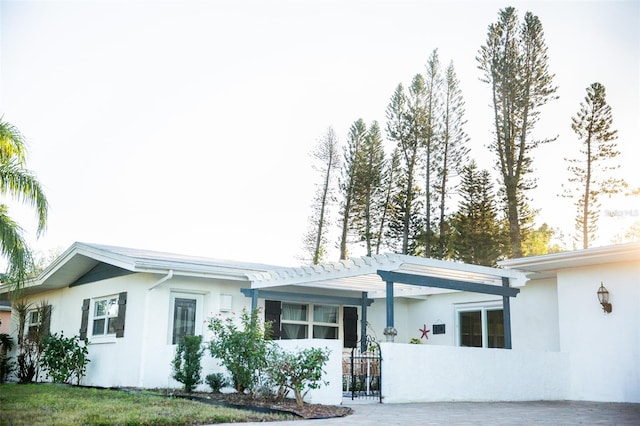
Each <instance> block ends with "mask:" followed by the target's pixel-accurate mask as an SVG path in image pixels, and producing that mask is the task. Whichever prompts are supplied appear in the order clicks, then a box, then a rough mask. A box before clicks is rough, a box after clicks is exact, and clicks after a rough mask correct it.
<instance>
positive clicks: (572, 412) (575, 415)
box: [236, 400, 640, 426]
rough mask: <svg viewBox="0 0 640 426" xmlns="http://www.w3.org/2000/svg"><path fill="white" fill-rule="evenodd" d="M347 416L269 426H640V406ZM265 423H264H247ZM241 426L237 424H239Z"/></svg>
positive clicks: (472, 406)
mask: <svg viewBox="0 0 640 426" xmlns="http://www.w3.org/2000/svg"><path fill="white" fill-rule="evenodd" d="M344 405H346V406H348V407H351V408H353V410H354V413H353V414H351V415H349V416H347V417H342V418H335V419H315V420H301V421H293V422H269V423H266V424H268V425H269V426H276V425H277V426H295V425H298V426H303V425H306V426H324V425H349V426H351V425H354V426H360V425H379V426H387V425H402V426H407V425H530V424H540V425H542V424H544V425H640V404H617V403H604V402H575V401H535V402H430V403H413V404H376V403H373V404H358V403H355V404H353V403H351V401H350V400H345V402H344ZM242 424H243V425H265V423H242ZM236 425H237V423H236Z"/></svg>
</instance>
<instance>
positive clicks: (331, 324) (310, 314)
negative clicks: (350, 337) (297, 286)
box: [280, 300, 344, 341]
mask: <svg viewBox="0 0 640 426" xmlns="http://www.w3.org/2000/svg"><path fill="white" fill-rule="evenodd" d="M286 303H288V304H292V305H306V306H307V321H297V320H285V319H284V318H283V314H282V312H281V313H280V324H281V326H282V324H296V325H306V326H307V333H308V336H307V339H314V337H313V327H314V326H316V325H318V326H326V327H333V328H337V329H338V337H337V339H331V340H340V341H342V340H344V336H343V326H342V322H343V316H344V310H343V309H342V305H332V304H330V303H304V302H289V301H286V300H283V301H282V302H281V304H282V311H284V304H286ZM316 305H317V306H331V307H335V308H337V309H338V317H337V321H338V322H319V321H314V320H313V308H314V306H316ZM284 340H289V339H284Z"/></svg>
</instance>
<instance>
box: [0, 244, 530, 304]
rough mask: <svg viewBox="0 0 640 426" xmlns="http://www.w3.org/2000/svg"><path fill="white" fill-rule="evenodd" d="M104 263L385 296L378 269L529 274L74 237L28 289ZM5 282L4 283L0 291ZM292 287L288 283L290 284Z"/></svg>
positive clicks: (472, 277) (473, 276) (408, 288)
mask: <svg viewBox="0 0 640 426" xmlns="http://www.w3.org/2000/svg"><path fill="white" fill-rule="evenodd" d="M100 263H105V264H109V265H113V266H115V267H118V268H121V269H123V270H125V271H129V272H141V273H153V274H168V273H172V274H173V275H174V276H180V275H182V276H191V277H200V278H205V279H224V280H234V281H244V282H246V283H247V286H249V285H250V286H251V288H254V289H261V288H262V289H266V288H275V287H285V286H287V287H291V286H293V287H296V288H300V287H307V288H317V289H326V290H331V291H334V292H335V291H341V292H358V293H362V292H366V293H367V295H368V297H370V298H383V297H385V295H386V285H385V284H386V283H385V282H384V281H383V280H382V279H381V278H380V276H379V275H378V274H377V272H378V271H394V272H404V273H409V274H413V275H421V276H427V277H437V278H444V279H450V280H457V281H464V282H471V283H481V284H491V285H496V286H502V279H503V277H506V278H509V281H510V286H511V287H521V286H524V285H525V283H526V281H527V278H526V276H525V275H524V274H523V273H521V272H520V271H516V270H507V269H498V268H490V267H485V266H477V265H468V264H464V263H459V262H451V261H444V260H436V259H429V258H420V257H415V256H407V255H399V254H394V253H387V254H383V255H375V256H371V257H366V256H365V257H358V258H353V259H349V260H343V261H340V262H328V263H323V264H320V265H314V266H301V267H293V268H291V267H279V266H274V265H265V264H259V263H249V262H238V261H230V260H221V259H211V258H204V257H197V256H187V255H181V254H173V253H162V252H157V251H151V250H140V249H132V248H125V247H116V246H107V245H99V244H87V243H74V244H73V245H72V246H71V247H70V248H69V249H67V250H66V251H65V252H64V253H63V254H62V255H61V256H60V257H58V258H57V259H56V260H55V261H54V262H53V263H52V264H51V265H49V266H48V267H47V268H46V269H45V270H44V271H43V272H42V273H41V274H40V275H39V276H38V277H37V278H36V279H34V280H31V281H29V282H28V283H26V285H25V292H26V294H29V293H39V292H42V291H47V290H52V289H56V288H63V287H67V286H68V285H70V284H72V283H74V282H76V281H77V280H78V279H80V278H81V277H82V276H83V275H85V274H86V273H88V272H89V271H91V270H92V269H93V268H94V267H95V266H97V265H98V264H100ZM6 290H7V288H6V287H5V288H2V287H0V293H3V291H6ZM288 290H289V289H288ZM450 291H453V290H447V289H440V288H431V287H420V286H414V285H408V284H399V283H396V284H395V285H394V293H395V296H396V297H403V296H407V297H410V296H417V295H425V294H433V293H441V292H450Z"/></svg>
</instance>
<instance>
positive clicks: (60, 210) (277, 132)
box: [0, 0, 640, 266]
mask: <svg viewBox="0 0 640 426" xmlns="http://www.w3.org/2000/svg"><path fill="white" fill-rule="evenodd" d="M507 6H514V7H515V8H516V9H517V10H518V12H519V15H520V16H521V17H522V16H523V15H524V13H525V12H526V11H530V12H532V13H533V14H535V15H537V16H538V17H539V18H540V20H541V22H542V25H543V28H544V32H545V39H546V42H547V46H548V56H549V67H550V71H551V72H552V73H554V74H555V77H554V83H555V84H556V85H557V86H558V90H557V95H558V96H559V99H558V100H555V101H553V102H551V103H549V104H548V105H546V106H545V107H544V108H543V109H542V115H541V119H540V122H539V123H538V125H537V127H536V129H535V134H534V136H536V137H539V138H552V137H556V136H557V140H556V141H555V142H553V143H550V144H547V145H545V146H543V147H541V148H538V149H537V150H536V151H535V152H534V163H533V167H534V169H535V175H536V176H538V178H539V179H538V187H537V189H536V190H535V191H532V192H531V193H530V194H529V195H530V198H531V205H532V206H533V207H534V208H536V209H539V216H538V224H540V223H543V222H545V223H548V224H549V225H550V226H552V227H554V228H557V229H558V230H560V231H562V233H564V234H567V235H570V234H571V233H572V230H573V218H574V216H575V208H574V207H573V206H572V201H571V200H568V199H563V198H559V197H558V194H560V193H561V192H562V187H561V184H562V182H565V181H566V179H567V178H568V176H569V175H568V173H567V170H566V162H565V161H564V158H565V157H576V156H577V155H578V150H579V149H580V144H579V142H578V140H577V139H576V137H575V135H574V133H573V131H572V130H571V127H570V124H571V117H572V116H574V115H575V114H576V113H577V111H578V109H579V106H580V102H582V101H583V99H584V96H585V95H586V88H587V87H588V86H589V85H591V84H592V83H593V82H596V81H597V82H600V83H602V84H603V85H604V86H605V87H606V90H607V101H608V103H609V105H610V106H611V108H612V111H613V119H614V128H616V129H617V130H618V136H619V138H618V140H617V143H618V148H619V149H620V151H621V152H622V156H621V157H619V164H620V165H621V168H620V170H619V172H620V175H621V176H622V177H624V178H625V179H626V180H627V181H628V182H629V183H630V184H631V185H632V186H634V187H638V186H640V174H639V173H638V172H637V163H638V161H637V160H638V154H639V152H640V148H639V142H640V125H639V123H640V120H639V119H638V118H639V117H640V2H638V1H589V2H583V1H565V2H561V1H532V2H524V1H511V2H501V1H482V0H480V1H425V0H415V1H407V0H394V1H354V0H342V1H329V0H326V1H317V0H307V1H274V0H263V1H247V0H236V1H193V0H182V1H140V0H129V1H106V0H104V1H94V0H85V1H55V0H51V1H39V2H36V1H28V0H26V1H8V0H0V48H1V51H0V115H3V119H4V120H5V121H8V122H10V123H12V124H13V125H15V126H16V127H18V128H19V129H20V131H21V132H22V133H23V135H24V136H25V138H26V140H27V142H28V147H29V157H28V163H27V167H28V168H29V169H30V170H32V171H34V173H35V174H36V175H37V177H38V179H39V181H40V182H41V184H42V185H43V187H44V189H45V192H46V194H47V197H48V200H49V204H50V212H49V222H48V228H47V232H46V233H45V234H44V235H43V236H41V237H40V238H39V239H36V238H35V229H36V225H37V224H36V220H35V216H34V214H33V212H32V211H31V210H30V209H28V208H25V207H23V206H20V205H19V204H16V205H13V204H12V205H11V210H10V214H11V215H12V217H14V218H15V219H16V220H18V222H19V223H20V224H21V225H22V226H23V228H24V230H25V233H26V235H27V239H28V240H29V241H30V242H31V245H32V247H33V248H34V249H35V250H36V251H39V252H41V253H47V252H51V251H58V252H59V251H62V250H64V249H66V248H67V247H69V246H70V245H71V244H72V243H73V242H75V241H82V242H88V243H98V244H112V245H121V246H126V247H134V248H143V249H152V250H159V251H168V252H174V253H183V254H192V255H200V256H207V257H214V258H220V259H231V260H238V261H248V262H260V263H268V264H275V265H282V266H296V265H299V264H301V262H302V261H301V259H300V257H301V256H302V255H303V250H302V240H303V235H304V234H305V232H306V231H307V229H308V228H307V227H308V217H309V215H310V213H311V207H310V206H311V201H312V198H313V195H314V191H315V184H316V183H317V182H318V180H319V175H318V173H317V172H316V171H315V170H314V169H313V168H312V159H311V156H310V153H311V152H312V151H313V149H314V147H315V146H316V145H317V143H318V141H319V140H320V138H321V137H322V136H323V135H324V133H325V132H326V131H327V129H328V128H329V127H332V128H333V129H334V130H335V132H336V134H337V135H338V138H339V140H340V142H341V143H345V142H346V140H347V132H348V128H349V126H350V125H351V124H352V123H353V122H354V121H355V120H357V119H359V118H362V119H364V120H365V121H366V122H367V123H371V122H372V121H373V120H377V121H378V122H379V123H381V125H382V127H383V128H384V123H385V109H386V107H387V105H388V103H389V100H390V98H391V95H392V93H393V91H394V89H395V88H396V86H397V85H398V84H400V83H402V84H403V85H405V86H406V85H407V84H408V83H409V82H410V81H411V79H412V78H413V76H414V75H415V74H417V73H424V72H425V65H426V63H427V59H428V58H429V56H430V54H431V52H432V51H433V50H434V49H438V54H439V57H440V61H441V63H442V64H443V66H446V65H448V64H449V62H451V61H453V64H454V67H455V70H456V73H457V75H458V79H459V81H460V86H461V89H462V93H463V96H464V98H465V102H466V119H467V120H468V122H467V125H466V127H465V130H466V132H467V133H468V135H469V137H470V148H471V156H472V157H473V158H474V159H475V160H476V161H477V162H478V164H479V165H480V167H482V168H485V169H493V165H494V156H493V155H492V154H491V153H490V152H489V151H488V150H487V149H486V146H487V144H488V143H489V142H490V141H491V140H492V137H493V136H492V130H491V108H490V102H491V98H490V93H489V89H488V87H487V86H486V85H485V84H484V83H482V82H481V81H480V77H481V72H480V71H479V70H478V69H477V62H476V60H475V57H476V55H477V53H478V50H479V48H480V46H481V45H483V44H484V43H485V40H486V33H487V27H488V26H489V25H490V24H491V23H493V22H495V21H496V20H497V17H498V12H499V10H500V9H502V8H504V7H507ZM637 220H640V203H639V202H638V197H636V198H634V199H631V198H623V197H614V198H612V199H603V200H602V218H601V238H600V239H599V241H598V244H608V243H610V240H611V237H612V236H613V235H615V234H617V233H620V232H621V231H624V230H625V229H626V227H628V226H629V225H630V224H631V223H632V222H633V221H637ZM335 228H337V225H336V226H335ZM336 242H337V240H334V241H333V242H332V244H331V246H330V247H329V248H330V259H329V260H337V250H335V248H334V245H335V243H336ZM354 254H357V253H354Z"/></svg>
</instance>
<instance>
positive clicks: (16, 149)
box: [0, 116, 49, 286]
mask: <svg viewBox="0 0 640 426" xmlns="http://www.w3.org/2000/svg"><path fill="white" fill-rule="evenodd" d="M26 154H27V149H26V143H25V140H24V137H23V136H22V134H21V133H20V131H19V130H18V129H17V128H16V127H15V126H13V125H12V124H10V123H7V122H6V121H4V117H2V116H0V194H1V195H3V196H5V197H7V198H12V199H14V200H18V201H20V202H22V203H25V204H28V205H29V206H30V207H33V208H34V209H35V211H36V216H37V219H38V230H37V236H40V235H41V234H42V233H43V232H44V231H45V229H46V225H47V212H48V206H49V205H48V203H47V198H46V196H45V194H44V191H43V190H42V187H41V186H40V183H39V182H38V180H37V178H36V176H35V175H34V174H33V173H32V172H31V171H29V170H27V169H26V168H25V165H26ZM0 255H1V256H3V257H5V258H6V259H7V261H8V263H9V265H8V270H7V276H8V277H9V278H10V279H11V280H12V281H13V282H14V283H16V284H17V285H18V286H20V284H21V283H22V282H23V281H24V279H25V277H26V275H27V273H28V272H29V269H30V265H31V252H30V250H29V247H28V245H27V242H26V240H25V238H24V236H23V230H22V228H21V227H20V225H19V224H18V223H17V222H16V221H15V220H13V219H12V218H11V217H10V216H9V208H8V206H7V205H6V204H4V203H2V202H0Z"/></svg>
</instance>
